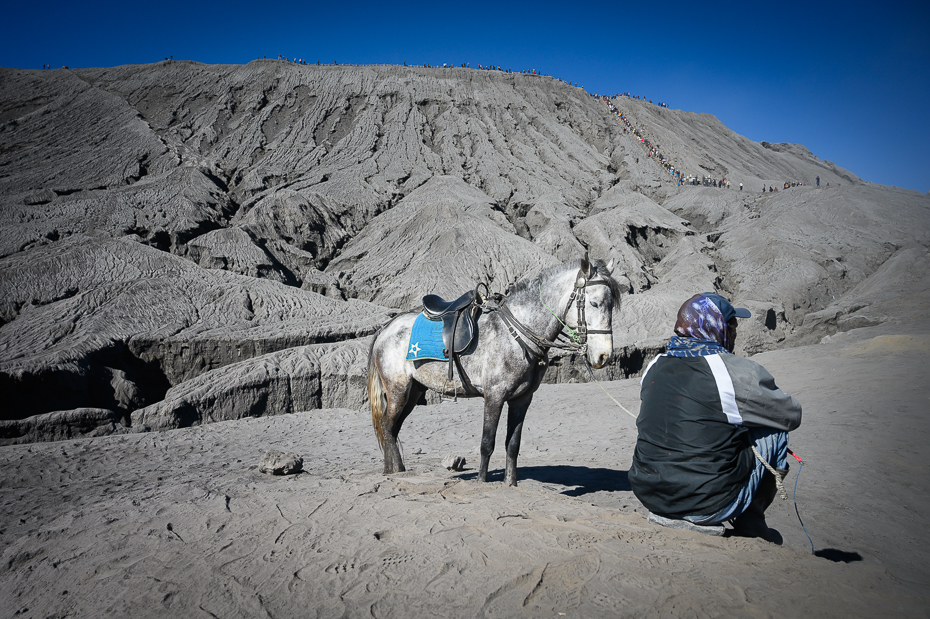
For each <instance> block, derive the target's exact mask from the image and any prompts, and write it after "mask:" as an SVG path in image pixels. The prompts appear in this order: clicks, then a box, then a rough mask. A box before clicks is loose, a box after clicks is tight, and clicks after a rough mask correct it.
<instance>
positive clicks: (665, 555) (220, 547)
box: [0, 319, 930, 617]
mask: <svg viewBox="0 0 930 619" xmlns="http://www.w3.org/2000/svg"><path fill="white" fill-rule="evenodd" d="M926 327H927V323H926V320H925V319H923V320H921V319H916V320H911V321H900V322H897V323H894V324H885V325H882V326H879V327H872V328H867V329H858V330H853V331H849V332H846V333H843V334H840V335H838V336H833V337H831V338H828V341H826V342H824V343H821V344H817V345H813V346H806V347H800V348H795V349H788V350H779V351H772V352H766V353H762V354H760V355H757V356H756V357H755V358H756V360H758V361H759V362H760V363H762V364H763V365H765V366H766V367H767V368H768V369H769V370H770V371H771V372H772V373H773V374H774V375H775V376H776V379H777V380H778V383H779V385H780V386H781V387H783V388H784V389H786V390H787V391H789V392H790V393H792V394H793V395H795V396H796V397H797V398H798V399H799V400H800V401H801V402H802V404H803V406H804V420H803V423H802V425H801V427H800V428H799V429H798V430H797V431H796V432H794V433H793V434H792V435H791V444H792V447H793V448H794V449H795V450H796V451H797V453H799V454H800V455H801V456H802V457H803V458H804V461H805V466H804V467H803V469H802V472H801V473H800V479H799V480H797V489H796V498H797V505H798V510H799V512H800V514H801V517H802V518H803V521H804V524H805V525H806V528H807V532H808V533H809V534H810V537H811V539H812V543H811V542H810V541H808V538H807V536H806V535H805V532H804V530H802V528H801V526H800V525H799V521H798V517H797V515H796V513H795V508H794V503H793V502H792V501H791V500H790V499H789V500H788V501H784V502H783V501H781V500H779V499H776V503H775V504H774V505H773V506H772V507H771V508H770V510H769V514H770V517H769V521H770V525H771V526H772V527H773V528H776V529H777V530H778V531H779V532H780V533H781V534H782V536H783V537H784V544H783V545H782V546H776V545H772V544H769V543H766V542H763V541H759V540H754V539H742V538H736V537H723V538H713V537H707V536H703V535H700V534H696V533H690V532H681V531H674V530H669V529H661V528H657V527H655V526H653V525H650V524H649V523H647V522H646V519H645V515H644V508H643V507H642V506H641V505H640V504H639V502H638V501H637V500H636V498H635V497H634V496H633V494H632V492H631V491H630V488H629V484H628V482H627V478H626V472H627V470H628V469H629V465H630V461H631V457H632V451H633V447H634V444H635V437H636V432H635V426H634V423H633V420H632V419H631V418H630V417H628V416H627V415H626V414H625V413H624V412H622V411H621V410H620V409H619V408H617V406H616V405H615V404H614V403H613V402H612V401H611V400H610V398H609V397H608V394H610V395H611V396H613V397H614V398H616V399H617V400H618V401H620V402H621V403H623V404H624V405H625V406H626V407H627V408H628V409H630V410H631V412H633V413H634V414H635V413H636V412H637V411H638V393H639V385H638V380H637V379H630V380H623V381H614V382H607V383H603V387H604V390H602V389H600V388H599V387H598V385H596V384H591V383H588V384H562V385H543V386H542V388H541V389H540V391H539V393H538V394H537V397H536V399H535V401H534V403H533V405H532V406H531V408H530V412H529V414H528V417H527V422H526V429H525V430H524V439H523V448H522V454H521V457H520V468H519V474H520V478H521V481H520V485H519V487H518V488H509V487H505V486H504V485H503V483H502V482H501V480H502V476H503V470H502V469H503V459H502V458H503V454H502V450H501V447H500V444H501V442H502V437H499V438H498V448H497V452H496V453H495V457H494V458H493V459H492V473H491V476H490V477H491V481H489V482H488V483H480V482H478V481H476V480H475V470H474V468H473V465H474V464H475V461H476V457H475V455H476V450H477V445H478V441H479V437H480V427H481V412H480V411H481V402H480V400H460V401H459V402H458V403H456V404H453V403H442V404H438V405H432V406H425V407H419V408H418V409H416V410H415V411H414V413H413V414H412V415H411V416H410V418H409V419H408V421H407V424H406V425H405V427H404V430H403V432H402V434H401V437H402V439H403V441H404V447H405V456H406V462H407V465H408V471H407V472H406V473H403V474H397V475H388V476H385V475H383V474H382V473H381V462H380V454H379V452H378V448H377V444H376V442H375V439H374V435H373V432H372V430H371V425H370V419H369V417H368V415H367V414H366V412H360V411H354V410H347V409H328V410H316V411H309V412H302V413H296V414H289V415H282V416H277V417H264V418H257V419H246V420H239V421H230V422H221V423H215V424H210V425H206V426H200V427H196V428H188V429H182V430H173V431H167V432H155V433H142V434H130V435H121V436H111V437H101V438H92V439H81V440H74V441H64V442H56V443H41V444H31V445H16V446H8V447H5V448H3V449H2V450H0V461H2V466H0V497H2V499H0V512H2V516H0V519H2V522H3V528H2V531H0V545H2V547H3V549H4V550H3V554H2V561H0V598H2V599H3V600H4V604H3V606H4V608H5V612H4V614H6V615H7V616H20V617H66V616H67V617H92V616H133V617H158V616H188V617H196V616H206V617H210V616H213V617H260V616H267V617H294V616H319V617H333V616H345V617H361V616H374V617H387V616H394V617H397V616H406V617H412V616H448V617H473V616H480V617H494V616H502V617H512V616H563V615H564V616H576V617H577V616H582V617H592V616H622V617H634V616H635V617H661V616H693V617H704V616H735V617H775V616H780V617H785V616H787V617H801V616H823V617H848V616H856V617H862V616H879V615H881V616H886V615H887V614H889V613H891V612H894V613H895V614H897V615H898V616H926V614H927V612H928V608H930V607H928V602H930V596H928V588H927V585H928V584H930V569H928V567H927V565H928V562H930V543H928V539H927V534H926V531H927V527H928V524H930V522H928V516H927V514H928V508H930V501H928V496H930V493H928V489H930V488H928V486H930V475H928V473H930V471H928V462H930V448H928V440H927V439H928V436H927V434H928V432H927V423H926V417H925V411H926V408H927V400H928V394H927V391H926V383H925V380H924V379H925V377H926V376H927V374H928V370H930V367H928V366H930V364H928V361H927V354H926V353H927V350H928V348H930V337H928V336H927V329H926ZM267 449H280V450H285V451H293V452H295V453H298V454H299V455H301V456H302V457H303V458H304V468H305V471H304V472H303V473H301V474H299V475H293V476H286V477H285V476H270V475H265V474H261V473H259V472H258V470H257V464H258V461H259V459H260V457H261V455H262V453H263V452H264V451H265V450H267ZM448 453H454V454H459V455H464V456H465V457H466V459H467V461H468V464H467V465H466V468H465V470H464V471H462V472H453V471H448V470H446V469H444V468H443V467H442V465H441V464H440V460H441V459H442V457H443V456H444V455H446V454H448ZM798 469H799V467H798V465H797V464H795V465H794V466H793V467H792V472H791V473H790V474H789V477H788V481H789V482H791V483H790V484H789V490H792V491H793V490H794V486H795V480H796V476H797V474H798ZM812 547H813V550H814V551H816V554H812V552H811V551H812Z"/></svg>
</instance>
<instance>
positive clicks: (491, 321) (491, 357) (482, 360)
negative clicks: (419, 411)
mask: <svg viewBox="0 0 930 619" xmlns="http://www.w3.org/2000/svg"><path fill="white" fill-rule="evenodd" d="M612 265H613V261H611V262H610V264H606V265H605V264H603V263H602V262H598V263H596V264H594V265H592V264H591V263H590V262H589V261H588V257H587V255H585V257H584V258H583V259H582V260H581V261H580V264H579V261H577V260H575V261H570V262H566V263H564V264H561V265H558V266H554V267H550V268H548V269H546V270H544V271H543V272H542V273H540V274H539V276H538V277H536V278H534V279H532V280H523V281H521V282H518V283H517V284H516V285H515V286H514V288H513V290H512V291H511V292H510V293H509V294H508V295H507V297H499V296H498V299H497V305H496V306H491V305H490V304H485V305H483V306H482V308H483V310H484V311H482V313H481V314H480V315H479V317H478V321H477V325H478V334H477V343H476V344H474V345H473V346H472V347H471V352H470V353H469V354H464V355H461V357H460V365H459V366H458V367H459V369H460V371H459V375H458V376H457V377H455V378H454V379H453V380H452V381H449V379H448V376H447V373H446V369H447V367H448V363H449V362H448V361H435V360H408V359H406V356H407V351H408V346H409V342H410V332H411V329H412V328H413V323H414V321H415V320H416V317H417V313H418V312H416V311H414V312H408V313H405V314H400V315H398V316H396V317H394V319H392V320H391V321H390V322H389V323H388V324H386V325H385V326H384V327H382V328H381V330H380V331H379V332H378V333H377V334H376V335H375V337H374V338H373V339H372V344H371V350H370V352H369V357H368V395H369V400H370V403H371V421H372V424H373V425H374V428H375V434H376V435H377V438H378V442H379V444H380V446H381V449H382V451H383V452H384V472H385V474H388V473H394V472H399V471H403V470H405V469H404V463H403V460H402V458H401V453H400V449H399V446H398V440H397V435H398V433H399V432H400V428H401V425H402V424H403V423H404V420H405V419H406V418H407V415H409V414H410V412H411V411H412V410H413V407H414V406H415V405H416V403H417V401H418V400H419V399H420V397H421V396H422V395H423V393H424V392H425V391H426V389H432V390H433V391H437V392H439V393H441V394H444V395H448V396H451V395H453V394H458V395H464V396H465V397H477V396H479V395H480V396H482V397H484V427H483V430H482V436H481V465H480V468H479V469H478V479H479V480H481V481H487V475H488V463H489V462H490V459H491V453H492V452H493V451H494V438H495V435H496V434H497V425H498V422H499V421H500V416H501V411H502V409H503V407H504V403H505V402H506V403H507V439H506V441H507V443H506V448H507V467H506V473H505V482H506V483H507V484H508V485H511V486H516V485H517V455H518V454H519V452H520V435H521V433H522V430H523V419H524V417H525V416H526V410H527V408H528V407H529V405H530V402H532V400H533V394H534V393H535V392H536V389H538V388H539V384H540V382H541V381H542V378H543V375H544V374H545V371H546V365H547V354H548V348H551V347H562V348H571V349H574V350H576V351H579V352H582V353H583V354H585V355H586V361H587V362H588V363H590V365H592V366H593V367H595V368H600V367H603V366H604V365H605V364H606V363H607V361H608V360H609V359H610V356H611V353H612V352H613V336H612V333H611V314H612V311H613V307H614V303H617V302H619V298H620V288H619V287H618V285H617V282H616V281H615V280H614V279H613V278H611V276H610V271H611V267H612ZM573 306H574V311H572V310H573ZM566 328H567V329H568V330H569V333H571V334H572V336H573V339H572V340H571V341H570V342H569V343H568V344H564V343H557V341H556V340H557V338H558V337H559V334H560V333H561V332H562V331H563V329H566ZM463 372H464V377H465V380H464V381H463V380H462V374H463ZM463 392H464V393H463Z"/></svg>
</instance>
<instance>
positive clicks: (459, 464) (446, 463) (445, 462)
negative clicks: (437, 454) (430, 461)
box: [442, 454, 465, 471]
mask: <svg viewBox="0 0 930 619" xmlns="http://www.w3.org/2000/svg"><path fill="white" fill-rule="evenodd" d="M442 466H443V467H445V468H447V469H449V470H450V471H461V470H464V469H465V458H464V457H462V456H456V455H455V454H447V455H446V456H445V457H443V459H442Z"/></svg>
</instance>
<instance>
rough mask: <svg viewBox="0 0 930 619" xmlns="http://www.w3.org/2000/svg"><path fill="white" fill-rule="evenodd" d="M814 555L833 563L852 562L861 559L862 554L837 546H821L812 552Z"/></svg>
mask: <svg viewBox="0 0 930 619" xmlns="http://www.w3.org/2000/svg"><path fill="white" fill-rule="evenodd" d="M814 556H815V557H820V558H821V559H826V560H828V561H833V562H834V563H852V562H854V561H862V555H860V554H859V553H858V552H847V551H845V550H840V549H838V548H822V549H820V550H818V551H817V552H815V553H814Z"/></svg>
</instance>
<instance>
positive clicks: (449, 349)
mask: <svg viewBox="0 0 930 619" xmlns="http://www.w3.org/2000/svg"><path fill="white" fill-rule="evenodd" d="M481 286H484V288H485V292H487V285H485V284H478V287H476V288H475V289H474V290H470V291H469V292H466V293H465V294H463V295H462V296H460V297H459V298H458V299H456V300H454V301H446V300H445V299H443V298H442V297H440V296H438V295H435V294H428V295H426V296H425V297H423V314H424V315H425V316H426V317H427V318H429V319H431V320H442V346H443V349H444V350H443V351H442V352H443V354H444V355H445V356H446V358H447V359H448V360H449V371H448V373H447V378H448V380H450V381H451V380H452V376H453V368H456V369H458V373H459V378H460V379H461V380H462V386H463V389H464V392H465V393H466V394H468V395H478V392H477V391H476V390H475V388H474V387H473V386H472V384H471V381H470V380H468V376H467V375H466V374H465V369H464V368H463V367H462V364H461V362H460V361H459V355H460V354H462V353H463V352H465V351H466V350H468V348H469V347H470V346H471V345H472V344H473V343H474V341H475V339H476V338H477V336H478V316H479V315H480V314H481V304H482V303H483V301H484V300H483V299H482V297H481V295H480V294H479V293H478V290H479V289H480V288H481Z"/></svg>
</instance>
